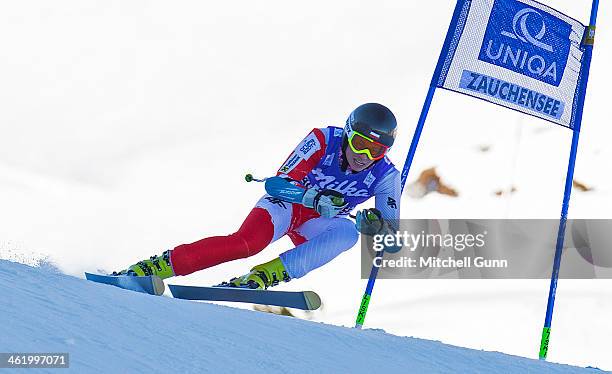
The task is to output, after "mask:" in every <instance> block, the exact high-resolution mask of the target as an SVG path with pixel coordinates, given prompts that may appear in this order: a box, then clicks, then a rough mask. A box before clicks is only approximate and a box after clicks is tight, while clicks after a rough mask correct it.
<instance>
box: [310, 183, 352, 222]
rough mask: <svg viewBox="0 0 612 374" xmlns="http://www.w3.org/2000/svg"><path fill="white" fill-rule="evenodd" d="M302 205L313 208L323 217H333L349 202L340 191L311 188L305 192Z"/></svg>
mask: <svg viewBox="0 0 612 374" xmlns="http://www.w3.org/2000/svg"><path fill="white" fill-rule="evenodd" d="M302 205H304V206H305V207H307V208H313V209H314V210H316V211H317V213H319V214H320V215H321V217H325V218H332V217H335V216H336V215H338V213H340V212H341V211H342V210H343V209H344V208H346V206H347V205H348V203H346V202H345V201H344V196H343V195H342V194H341V193H340V192H338V191H334V190H328V189H324V190H321V191H317V190H316V189H314V188H310V189H308V190H306V192H305V193H304V197H303V198H302Z"/></svg>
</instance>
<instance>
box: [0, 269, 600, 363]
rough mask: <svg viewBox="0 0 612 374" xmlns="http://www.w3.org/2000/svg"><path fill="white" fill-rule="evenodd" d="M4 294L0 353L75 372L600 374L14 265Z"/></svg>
mask: <svg viewBox="0 0 612 374" xmlns="http://www.w3.org/2000/svg"><path fill="white" fill-rule="evenodd" d="M0 287H1V288H2V289H4V290H6V291H5V292H4V300H3V302H2V303H0V315H1V316H2V318H3V323H1V324H0V336H1V337H2V339H0V352H68V353H70V365H71V367H70V371H71V372H75V373H88V372H120V373H136V372H139V373H162V372H164V373H168V372H176V373H190V372H193V373H201V372H215V373H226V372H250V373H258V372H274V373H284V372H292V373H304V372H312V371H313V370H317V371H319V372H334V373H341V372H342V373H349V372H350V373H359V372H364V373H365V372H372V371H373V370H376V372H403V373H407V372H411V373H495V372H503V373H575V372H589V371H591V372H595V371H596V370H594V369H591V370H588V369H581V368H577V367H572V366H567V365H558V364H552V363H547V362H541V361H537V360H531V359H526V358H521V357H515V356H509V355H505V354H501V353H495V352H485V351H477V350H471V349H466V348H459V347H454V346H450V345H446V344H442V343H439V342H434V341H428V340H421V339H415V338H401V337H397V336H394V335H390V334H387V333H385V332H383V331H381V330H364V331H358V330H354V329H349V328H344V327H338V326H331V325H326V324H323V323H315V322H309V321H304V320H299V319H294V318H289V317H281V316H276V315H271V314H265V313H260V312H253V311H247V310H243V309H234V308H229V307H225V306H219V305H212V304H204V303H194V302H190V301H184V300H175V299H171V298H166V297H153V296H148V295H143V294H138V293H134V292H128V291H124V290H120V289H118V288H114V287H110V286H106V285H101V284H95V283H90V282H87V281H85V280H83V279H79V278H75V277H72V276H67V275H64V274H61V273H58V272H56V271H53V269H48V268H47V269H45V268H44V267H43V268H35V267H30V266H27V265H23V264H19V263H14V262H9V261H0ZM48 370H49V371H54V370H55V371H57V370H56V369H48ZM62 372H64V371H62ZM597 372H598V371H597Z"/></svg>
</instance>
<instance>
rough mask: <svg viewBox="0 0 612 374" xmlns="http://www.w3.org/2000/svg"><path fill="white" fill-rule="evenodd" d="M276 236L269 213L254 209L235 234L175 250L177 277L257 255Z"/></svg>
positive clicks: (174, 259) (211, 238)
mask: <svg viewBox="0 0 612 374" xmlns="http://www.w3.org/2000/svg"><path fill="white" fill-rule="evenodd" d="M273 236H274V224H273V223H272V217H270V213H268V211H267V210H265V209H262V208H254V209H253V210H251V213H249V215H248V216H247V218H246V219H245V220H244V222H243V223H242V226H240V228H239V229H238V231H236V232H235V233H233V234H231V235H227V236H213V237H210V238H204V239H202V240H198V241H197V242H195V243H191V244H182V245H179V246H178V247H176V248H174V250H173V251H172V255H171V258H170V261H171V262H172V268H173V269H174V274H176V275H187V274H191V273H193V272H195V271H198V270H202V269H206V268H209V267H211V266H215V265H219V264H221V263H224V262H227V261H231V260H236V259H239V258H245V257H249V256H253V255H255V254H257V253H259V252H260V251H261V250H262V249H264V248H266V247H267V246H268V244H270V242H271V241H272V238H273Z"/></svg>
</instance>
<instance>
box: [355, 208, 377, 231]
mask: <svg viewBox="0 0 612 374" xmlns="http://www.w3.org/2000/svg"><path fill="white" fill-rule="evenodd" d="M355 227H356V228H357V231H359V232H360V233H362V234H364V235H369V236H372V235H376V234H381V233H382V231H383V227H384V219H383V218H382V214H381V213H380V210H378V209H376V208H369V209H364V210H361V211H359V212H357V215H356V216H355Z"/></svg>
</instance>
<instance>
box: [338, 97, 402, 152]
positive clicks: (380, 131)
mask: <svg viewBox="0 0 612 374" xmlns="http://www.w3.org/2000/svg"><path fill="white" fill-rule="evenodd" d="M396 128H397V121H396V120H395V116H394V115H393V112H391V110H390V109H389V108H387V107H386V106H384V105H382V104H377V103H367V104H363V105H360V106H358V107H357V108H356V109H355V110H353V111H352V112H351V114H350V115H349V116H348V118H347V120H346V125H345V126H344V136H345V139H348V138H349V137H350V136H351V135H352V133H353V131H358V132H360V133H361V134H363V135H365V136H367V137H369V138H371V139H372V140H375V141H377V142H379V143H381V144H383V145H386V146H387V147H391V146H392V145H393V142H394V141H395V130H396Z"/></svg>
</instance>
